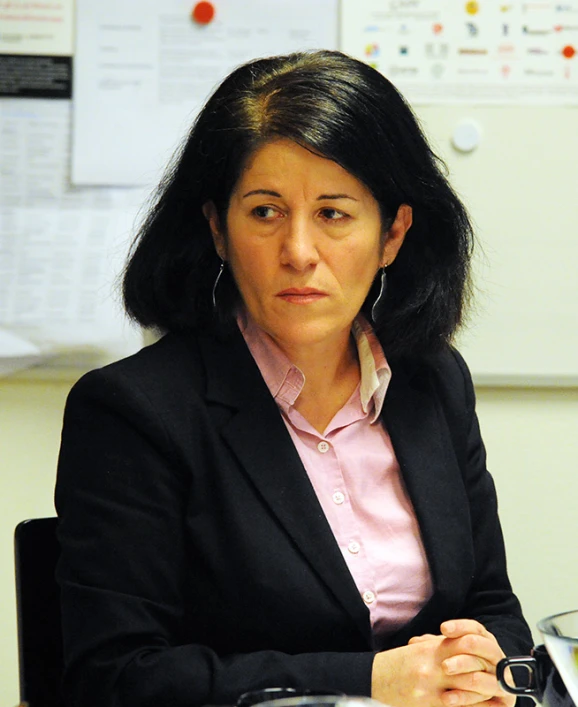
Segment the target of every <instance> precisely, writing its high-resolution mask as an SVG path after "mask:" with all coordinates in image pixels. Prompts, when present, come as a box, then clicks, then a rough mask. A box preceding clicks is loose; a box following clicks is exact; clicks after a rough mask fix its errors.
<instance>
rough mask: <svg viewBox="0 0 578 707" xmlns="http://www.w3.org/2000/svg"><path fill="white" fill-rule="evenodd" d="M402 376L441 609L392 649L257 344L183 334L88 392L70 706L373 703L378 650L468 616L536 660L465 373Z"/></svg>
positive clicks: (403, 459)
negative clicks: (271, 693) (277, 700)
mask: <svg viewBox="0 0 578 707" xmlns="http://www.w3.org/2000/svg"><path fill="white" fill-rule="evenodd" d="M392 370H393V376H392V380H391V383H390V387H389V390H388V393H387V396H386V399H385V404H384V409H383V420H384V423H385V424H386V426H387V429H388V431H389V434H390V436H391V439H392V442H393V445H394V448H395V450H396V454H397V457H398V460H399V463H400V466H401V470H402V474H403V478H404V481H405V484H406V486H407V490H408V492H409V495H410V497H411V500H412V502H413V505H414V508H415V512H416V514H417V518H418V520H419V524H420V528H421V532H422V535H423V541H424V545H425V549H426V552H427V556H428V559H429V563H430V567H431V572H432V575H433V582H434V589H435V591H434V595H433V597H432V598H431V600H430V601H429V603H428V604H427V605H426V606H425V607H424V609H423V610H422V611H421V612H420V613H419V614H418V616H416V617H415V618H414V619H413V620H412V621H411V622H410V623H409V624H408V625H406V626H405V627H404V628H402V629H401V630H400V631H399V632H398V633H397V634H395V635H393V636H390V637H388V638H387V639H384V640H382V641H380V642H376V641H375V640H374V639H373V638H372V634H371V630H370V623H369V617H368V611H367V608H366V606H365V604H364V603H363V601H362V599H361V597H360V595H359V592H358V590H357V588H356V586H355V583H354V581H353V579H352V577H351V575H350V573H349V571H348V569H347V566H346V564H345V561H344V559H343V557H342V554H341V552H340V550H339V548H338V546H337V544H336V542H335V539H334V536H333V534H332V532H331V529H330V528H329V525H328V523H327V520H326V518H325V516H324V514H323V512H322V510H321V507H320V505H319V502H318V500H317V497H316V495H315V493H314V491H313V489H312V486H311V484H310V482H309V479H308V477H307V474H306V472H305V470H304V468H303V466H302V463H301V461H300V458H299V456H298V454H297V452H296V450H295V448H294V446H293V443H292V441H291V439H290V436H289V434H288V432H287V430H286V428H285V425H284V423H283V421H282V419H281V416H280V413H279V411H278V408H277V406H276V404H275V402H274V400H273V398H272V397H271V395H270V393H269V391H268V389H267V387H266V385H265V383H264V381H263V379H262V377H261V375H260V373H259V370H258V368H257V366H256V364H255V362H254V361H253V359H252V357H251V355H250V353H249V351H248V349H247V347H246V345H245V343H244V341H243V338H242V336H241V335H240V333H238V332H235V333H234V334H232V335H231V337H230V338H227V339H219V338H217V337H213V336H210V335H207V334H200V335H198V336H193V335H190V336H185V335H183V336H177V335H172V334H169V335H167V336H165V337H164V338H163V339H162V340H161V341H160V342H158V343H157V344H154V345H153V346H150V347H148V348H145V349H143V350H142V351H141V352H139V353H138V354H136V355H135V356H132V357H130V358H128V359H125V360H123V361H120V362H117V363H114V364H112V365H110V366H108V367H106V368H103V369H101V370H98V371H93V372H92V373H89V374H88V375H86V376H84V377H83V378H82V379H81V380H80V381H79V382H78V383H77V384H76V385H75V386H74V388H73V390H72V391H71V393H70V396H69V400H68V403H67V407H66V412H65V420H64V430H63V436H62V448H61V454H60V461H59V470H58V480H57V488H56V506H57V511H58V514H59V516H60V526H59V539H60V543H61V547H62V556H61V561H60V564H59V568H58V579H59V582H60V584H61V588H62V613H63V633H64V652H65V660H66V664H67V670H66V678H65V694H66V696H67V703H68V704H69V705H74V706H75V707H80V706H82V707H96V706H98V707H119V706H121V705H122V707H125V706H133V705H134V706H135V707H137V706H138V707H148V706H149V705H150V706H151V707H152V706H153V705H154V707H159V705H163V707H168V706H169V705H171V706H174V707H195V706H196V705H202V704H206V703H209V704H221V703H233V702H234V701H235V700H236V698H237V696H238V695H239V694H240V693H242V692H243V691H245V690H249V689H254V688H259V687H265V686H279V685H290V686H295V687H310V688H318V689H328V688H333V689H337V690H342V691H344V692H347V693H349V694H370V681H371V666H372V659H373V652H374V651H376V650H381V649H386V648H389V647H393V646H398V645H403V644H405V643H407V641H408V639H409V638H410V637H411V636H413V635H419V634H422V633H426V632H431V633H439V624H440V623H441V622H442V621H443V620H446V619H448V618H451V617H471V618H475V619H477V620H479V621H481V622H482V623H483V624H485V626H486V627H487V628H488V629H489V630H490V631H492V632H493V633H494V634H495V635H496V637H497V638H498V641H499V642H500V644H501V646H502V648H503V650H504V651H505V652H506V653H507V654H514V653H516V654H522V653H526V652H527V651H528V650H529V648H530V647H531V645H532V639H531V635H530V632H529V630H528V627H527V625H526V623H525V621H524V619H523V618H522V614H521V610H520V606H519V603H518V600H517V599H516V597H515V596H514V594H513V593H512V591H511V587H510V584H509V581H508V577H507V573H506V561H505V556H504V546H503V540H502V534H501V530H500V525H499V521H498V516H497V509H496V496H495V492H494V485H493V482H492V479H491V477H490V475H489V474H488V472H487V470H486V465H485V452H484V447H483V444H482V441H481V438H480V433H479V429H478V423H477V420H476V416H475V412H474V394H473V388H472V384H471V380H470V376H469V374H468V371H467V369H466V367H465V364H464V363H463V361H462V359H461V358H460V356H459V355H458V354H457V353H455V352H449V351H448V352H447V353H445V354H442V355H439V356H437V357H432V358H431V359H428V360H421V361H414V362H413V363H408V362H405V363H404V362H399V363H397V364H394V365H392Z"/></svg>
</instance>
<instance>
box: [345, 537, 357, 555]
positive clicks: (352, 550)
mask: <svg viewBox="0 0 578 707" xmlns="http://www.w3.org/2000/svg"><path fill="white" fill-rule="evenodd" d="M347 549H348V550H349V552H350V553H351V554H352V555H357V553H358V552H359V543H356V542H355V540H352V541H351V542H350V543H349V545H348V546H347Z"/></svg>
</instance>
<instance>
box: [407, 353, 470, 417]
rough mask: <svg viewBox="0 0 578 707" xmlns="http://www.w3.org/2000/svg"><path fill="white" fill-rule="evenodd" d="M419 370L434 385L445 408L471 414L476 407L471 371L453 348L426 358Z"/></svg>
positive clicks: (421, 362)
mask: <svg viewBox="0 0 578 707" xmlns="http://www.w3.org/2000/svg"><path fill="white" fill-rule="evenodd" d="M417 367H418V369H419V371H420V373H421V374H422V375H425V376H426V377H427V378H428V379H429V380H430V381H431V383H432V385H433V387H434V389H435V391H436V394H437V396H438V397H439V398H440V401H441V403H442V404H443V406H444V408H446V409H449V410H452V411H454V412H456V413H464V412H467V413H471V412H472V411H473V409H474V407H475V392H474V384H473V381H472V376H471V373H470V370H469V368H468V366H467V364H466V362H465V361H464V358H463V357H462V355H461V354H460V353H459V351H458V350H457V349H455V348H453V347H448V348H447V349H445V350H443V351H441V352H438V353H435V354H431V355H429V356H427V357H424V358H423V359H422V360H421V361H420V363H419V364H418V366H417Z"/></svg>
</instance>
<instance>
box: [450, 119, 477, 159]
mask: <svg viewBox="0 0 578 707" xmlns="http://www.w3.org/2000/svg"><path fill="white" fill-rule="evenodd" d="M481 138H482V128H481V127H480V124H479V123H477V122H476V121H475V120H472V119H471V118H468V119H466V120H462V121H461V122H460V123H458V124H457V125H456V127H455V128H454V133H453V135H452V145H453V146H454V147H455V149H456V150H458V151H459V152H472V150H475V149H476V147H477V146H478V145H479V144H480V140H481Z"/></svg>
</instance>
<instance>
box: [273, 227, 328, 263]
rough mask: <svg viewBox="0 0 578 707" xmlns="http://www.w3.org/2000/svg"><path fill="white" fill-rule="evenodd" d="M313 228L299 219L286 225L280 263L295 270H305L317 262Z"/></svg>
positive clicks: (317, 255)
mask: <svg viewBox="0 0 578 707" xmlns="http://www.w3.org/2000/svg"><path fill="white" fill-rule="evenodd" d="M314 231H315V227H314V226H313V224H311V223H307V222H306V221H305V220H301V219H291V220H290V221H289V222H288V223H287V228H286V232H285V234H284V238H283V245H282V249H281V263H282V264H283V265H290V266H291V267H292V268H295V270H305V269H307V268H308V267H310V266H311V265H316V264H317V263H318V262H319V252H318V251H317V246H316V243H315V233H314Z"/></svg>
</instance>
